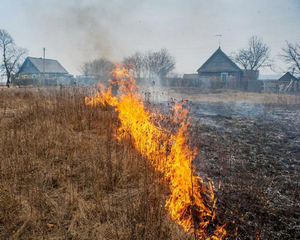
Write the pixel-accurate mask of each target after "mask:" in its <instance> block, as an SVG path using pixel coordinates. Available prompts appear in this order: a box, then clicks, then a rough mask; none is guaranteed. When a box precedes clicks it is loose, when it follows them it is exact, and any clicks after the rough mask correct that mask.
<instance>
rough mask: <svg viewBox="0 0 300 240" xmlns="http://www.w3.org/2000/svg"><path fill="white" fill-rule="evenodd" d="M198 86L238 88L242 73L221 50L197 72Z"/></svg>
mask: <svg viewBox="0 0 300 240" xmlns="http://www.w3.org/2000/svg"><path fill="white" fill-rule="evenodd" d="M197 72H198V78H199V82H200V84H202V85H204V86H206V87H207V88H234V89H236V88H239V87H240V84H241V80H242V77H243V71H242V70H241V69H240V68H239V67H238V66H237V65H236V64H235V63H234V62H233V61H232V60H231V59H230V58H229V57H228V56H227V55H226V54H225V53H224V52H223V51H222V50H221V48H220V47H219V48H218V49H217V51H215V52H214V54H213V55H212V56H211V57H210V58H209V59H208V60H207V61H206V62H205V63H204V64H203V65H202V66H201V67H200V68H199V69H198V70H197Z"/></svg>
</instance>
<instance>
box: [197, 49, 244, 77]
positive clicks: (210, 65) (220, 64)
mask: <svg viewBox="0 0 300 240" xmlns="http://www.w3.org/2000/svg"><path fill="white" fill-rule="evenodd" d="M239 71H242V70H241V69H240V68H239V67H238V65H236V64H235V63H234V62H233V61H232V60H231V59H230V58H229V57H228V56H227V55H226V54H225V53H224V52H223V51H222V50H221V48H220V47H219V48H218V49H217V51H215V52H214V53H213V55H211V57H210V58H209V59H207V61H206V62H205V63H204V64H203V65H202V66H201V67H200V68H199V69H198V70H197V72H198V73H199V72H239Z"/></svg>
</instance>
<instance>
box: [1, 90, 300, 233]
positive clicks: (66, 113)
mask: <svg viewBox="0 0 300 240" xmlns="http://www.w3.org/2000/svg"><path fill="white" fill-rule="evenodd" d="M88 91H89V90H88V89H84V88H70V87H69V88H60V89H57V88H52V89H51V88H47V89H38V88H36V89H30V88H26V89H14V88H12V89H0V126H1V132H0V144H1V148H0V239H190V238H191V237H190V236H188V235H187V234H186V233H184V232H183V231H182V229H181V228H180V227H178V226H177V224H175V223H174V222H172V221H171V220H170V219H169V217H168V215H167V212H166V211H165V208H164V204H165V199H166V197H167V194H168V189H167V187H166V186H164V185H162V184H160V182H161V181H160V180H161V179H160V178H161V176H160V175H159V174H158V173H156V172H155V171H153V169H152V168H151V167H150V166H148V161H147V159H144V158H142V157H141V156H140V155H139V154H138V153H137V152H136V151H135V150H134V149H133V147H132V145H131V144H130V141H123V142H117V141H116V140H115V134H116V130H117V127H118V124H119V123H118V118H117V115H116V112H115V111H114V110H113V109H111V108H109V107H106V108H90V107H86V106H85V105H84V96H86V95H88ZM168 91H169V93H168V94H169V96H171V95H172V97H173V98H177V99H182V98H185V99H189V100H196V101H204V102H221V103H222V102H238V101H245V102H248V103H255V104H264V105H267V106H270V107H274V108H276V107H278V106H279V107H284V108H294V107H299V106H300V104H299V103H300V101H299V96H289V95H269V94H255V93H241V92H234V91H229V92H222V93H218V94H217V93H210V94H198V93H196V92H195V93H193V92H192V93H188V94H187V93H182V92H181V93H179V92H176V91H177V90H176V91H175V90H174V89H171V90H168ZM166 92H167V91H166ZM176 94H177V95H176ZM292 111H293V110H292ZM219 121H220V124H221V123H222V124H223V125H224V126H227V127H228V129H234V128H237V129H238V131H237V132H235V131H233V130H232V132H231V131H229V130H227V131H225V132H222V131H220V130H218V129H217V130H216V129H214V128H213V127H212V126H206V125H205V124H204V125H203V124H200V125H196V126H194V127H193V128H192V129H191V131H192V132H191V135H192V136H193V139H192V141H191V142H192V143H193V144H194V145H196V146H197V147H198V149H199V154H198V156H197V158H196V159H195V163H196V164H197V167H198V169H199V172H201V175H202V176H204V177H205V176H207V177H210V178H211V179H213V180H214V181H215V183H216V187H217V188H218V190H217V191H216V196H217V198H218V199H219V201H218V203H217V205H218V216H217V218H221V220H222V221H221V222H223V221H225V219H226V222H227V226H226V229H227V232H228V233H229V235H228V239H258V238H259V237H260V239H298V236H299V234H298V233H297V230H298V227H299V224H297V222H299V211H297V209H296V208H297V207H299V191H298V190H297V187H298V182H299V174H298V173H296V168H297V167H299V165H297V164H294V165H295V166H293V165H291V164H290V163H289V162H291V161H293V162H296V163H297V159H296V157H295V156H298V155H296V154H297V153H299V152H298V149H299V148H297V147H296V146H294V145H291V146H290V147H287V146H286V145H282V144H283V143H284V144H287V143H290V142H289V141H297V139H298V137H297V133H294V132H295V131H298V130H297V129H298V128H293V131H294V132H291V130H290V128H289V125H286V124H279V125H277V124H275V123H276V121H275V120H274V121H273V120H272V121H271V120H268V121H267V119H264V120H263V121H262V120H260V119H258V120H257V121H256V120H251V121H250V120H249V119H247V118H238V119H237V120H234V119H232V120H230V119H224V120H222V118H220V120H219ZM285 121H286V120H285ZM261 122H262V123H261ZM272 126H273V127H272ZM292 126H294V125H292ZM284 129H286V130H284ZM283 130H284V131H283ZM294 135H295V136H294ZM282 136H283V137H284V140H280V139H281V138H280V137H282ZM290 139H291V140H290ZM273 142H274V143H273ZM276 144H277V145H276ZM281 145H282V146H281ZM276 149H278V151H275V150H276ZM292 151H294V152H292ZM291 153H293V154H291ZM287 168H288V169H290V170H286V169H287ZM294 168H295V169H294ZM294 172H295V173H294ZM218 183H220V187H218ZM283 199H284V200H283Z"/></svg>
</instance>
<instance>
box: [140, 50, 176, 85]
mask: <svg viewBox="0 0 300 240" xmlns="http://www.w3.org/2000/svg"><path fill="white" fill-rule="evenodd" d="M144 61H145V69H146V70H147V72H148V74H149V77H150V78H152V77H154V76H159V77H160V78H161V79H164V78H165V77H166V76H167V75H168V74H169V73H171V72H172V70H174V68H175V59H174V57H173V56H172V55H171V54H170V53H169V52H168V50H167V49H165V48H163V49H161V50H160V51H159V52H150V51H149V52H147V53H146V55H145V60H144Z"/></svg>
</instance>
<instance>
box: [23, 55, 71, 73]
mask: <svg viewBox="0 0 300 240" xmlns="http://www.w3.org/2000/svg"><path fill="white" fill-rule="evenodd" d="M28 61H30V62H31V63H32V64H33V66H34V67H35V68H36V70H37V71H38V72H40V73H42V72H44V73H59V74H67V73H68V71H67V70H66V69H65V68H64V67H63V66H62V65H61V64H60V63H59V62H58V61H57V60H54V59H43V58H35V57H27V58H26V59H25V61H24V63H23V65H25V63H26V62H28ZM23 65H22V67H21V68H20V71H19V72H22V69H24V71H25V69H26V68H25V67H24V68H23Z"/></svg>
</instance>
